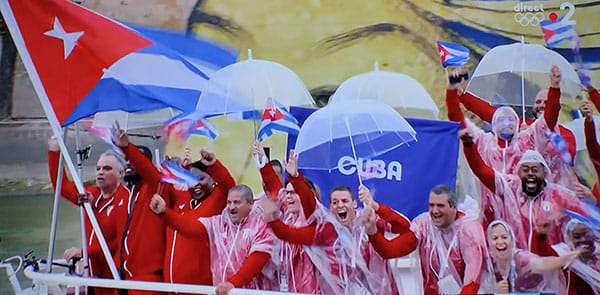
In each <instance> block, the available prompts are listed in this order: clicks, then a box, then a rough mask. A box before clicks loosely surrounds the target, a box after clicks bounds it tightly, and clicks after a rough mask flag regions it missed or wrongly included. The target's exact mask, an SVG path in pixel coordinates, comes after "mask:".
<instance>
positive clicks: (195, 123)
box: [162, 112, 219, 142]
mask: <svg viewBox="0 0 600 295" xmlns="http://www.w3.org/2000/svg"><path fill="white" fill-rule="evenodd" d="M162 130H163V133H164V134H165V135H166V136H167V137H168V138H169V139H170V140H171V139H172V140H176V141H178V142H184V141H186V140H187V139H188V138H189V137H190V135H192V134H195V135H200V136H205V137H207V138H209V139H210V140H215V138H217V136H218V135H219V132H218V131H217V128H216V127H215V126H214V125H213V124H211V123H210V122H208V120H206V119H205V118H204V117H203V115H202V114H201V113H199V112H192V113H187V114H181V115H179V116H177V117H174V118H172V119H171V120H169V121H167V122H166V123H165V124H164V126H163V128H162Z"/></svg>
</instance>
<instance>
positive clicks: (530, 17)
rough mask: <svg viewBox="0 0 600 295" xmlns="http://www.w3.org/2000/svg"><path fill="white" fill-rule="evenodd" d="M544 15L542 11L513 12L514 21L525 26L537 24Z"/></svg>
mask: <svg viewBox="0 0 600 295" xmlns="http://www.w3.org/2000/svg"><path fill="white" fill-rule="evenodd" d="M544 18H545V16H544V13H543V12H536V13H533V12H526V13H521V12H517V13H515V17H514V19H515V22H517V23H519V24H520V25H521V26H523V27H526V26H538V25H539V24H540V22H542V21H543V20H544Z"/></svg>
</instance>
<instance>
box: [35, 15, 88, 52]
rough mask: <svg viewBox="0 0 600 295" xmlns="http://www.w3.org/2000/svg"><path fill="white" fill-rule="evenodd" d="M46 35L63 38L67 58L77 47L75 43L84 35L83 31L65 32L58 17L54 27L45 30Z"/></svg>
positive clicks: (55, 18) (55, 19)
mask: <svg viewBox="0 0 600 295" xmlns="http://www.w3.org/2000/svg"><path fill="white" fill-rule="evenodd" d="M44 35H46V36H50V37H54V38H56V39H61V40H62V41H63V47H64V49H65V60H66V59H67V57H69V55H70V54H71V51H73V48H75V43H77V40H78V39H79V38H81V36H82V35H83V32H73V33H67V32H65V29H63V27H62V25H61V24H60V21H59V20H58V17H54V29H52V30H51V31H48V32H45V33H44Z"/></svg>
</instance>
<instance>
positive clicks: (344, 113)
mask: <svg viewBox="0 0 600 295" xmlns="http://www.w3.org/2000/svg"><path fill="white" fill-rule="evenodd" d="M415 135H416V132H415V130H414V129H413V128H412V127H411V126H410V124H408V122H406V120H404V118H402V116H401V115H400V114H398V112H396V111H394V109H392V108H391V107H390V106H388V105H386V104H383V103H381V102H378V101H369V100H358V101H352V102H348V101H346V102H333V103H330V104H328V105H327V106H326V107H324V108H321V109H319V110H317V111H315V112H314V113H312V114H311V115H310V116H309V117H308V118H307V119H306V121H304V124H303V125H302V127H301V128H300V133H299V134H298V139H297V141H296V146H295V152H296V153H297V154H298V155H299V158H298V167H299V168H302V169H320V170H329V171H332V170H334V169H337V165H338V159H339V158H340V157H342V156H347V155H352V156H353V157H354V159H355V160H356V159H358V158H359V157H361V158H369V157H375V156H377V155H381V154H383V153H386V152H388V151H391V150H393V149H395V148H397V147H399V146H401V145H403V144H405V143H408V142H411V141H413V140H416V137H415ZM355 162H356V163H358V161H355ZM357 171H358V169H357ZM358 175H359V176H358V177H359V182H361V183H362V181H361V179H360V174H358Z"/></svg>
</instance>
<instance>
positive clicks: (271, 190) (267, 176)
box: [260, 162, 283, 201]
mask: <svg viewBox="0 0 600 295" xmlns="http://www.w3.org/2000/svg"><path fill="white" fill-rule="evenodd" d="M260 176H261V177H262V181H263V183H264V186H265V190H266V193H267V195H268V196H269V198H271V200H273V201H277V194H278V193H279V190H281V189H282V188H283V185H281V181H279V177H277V174H275V170H273V166H272V165H271V163H268V162H267V163H266V164H265V166H264V167H262V168H260Z"/></svg>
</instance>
